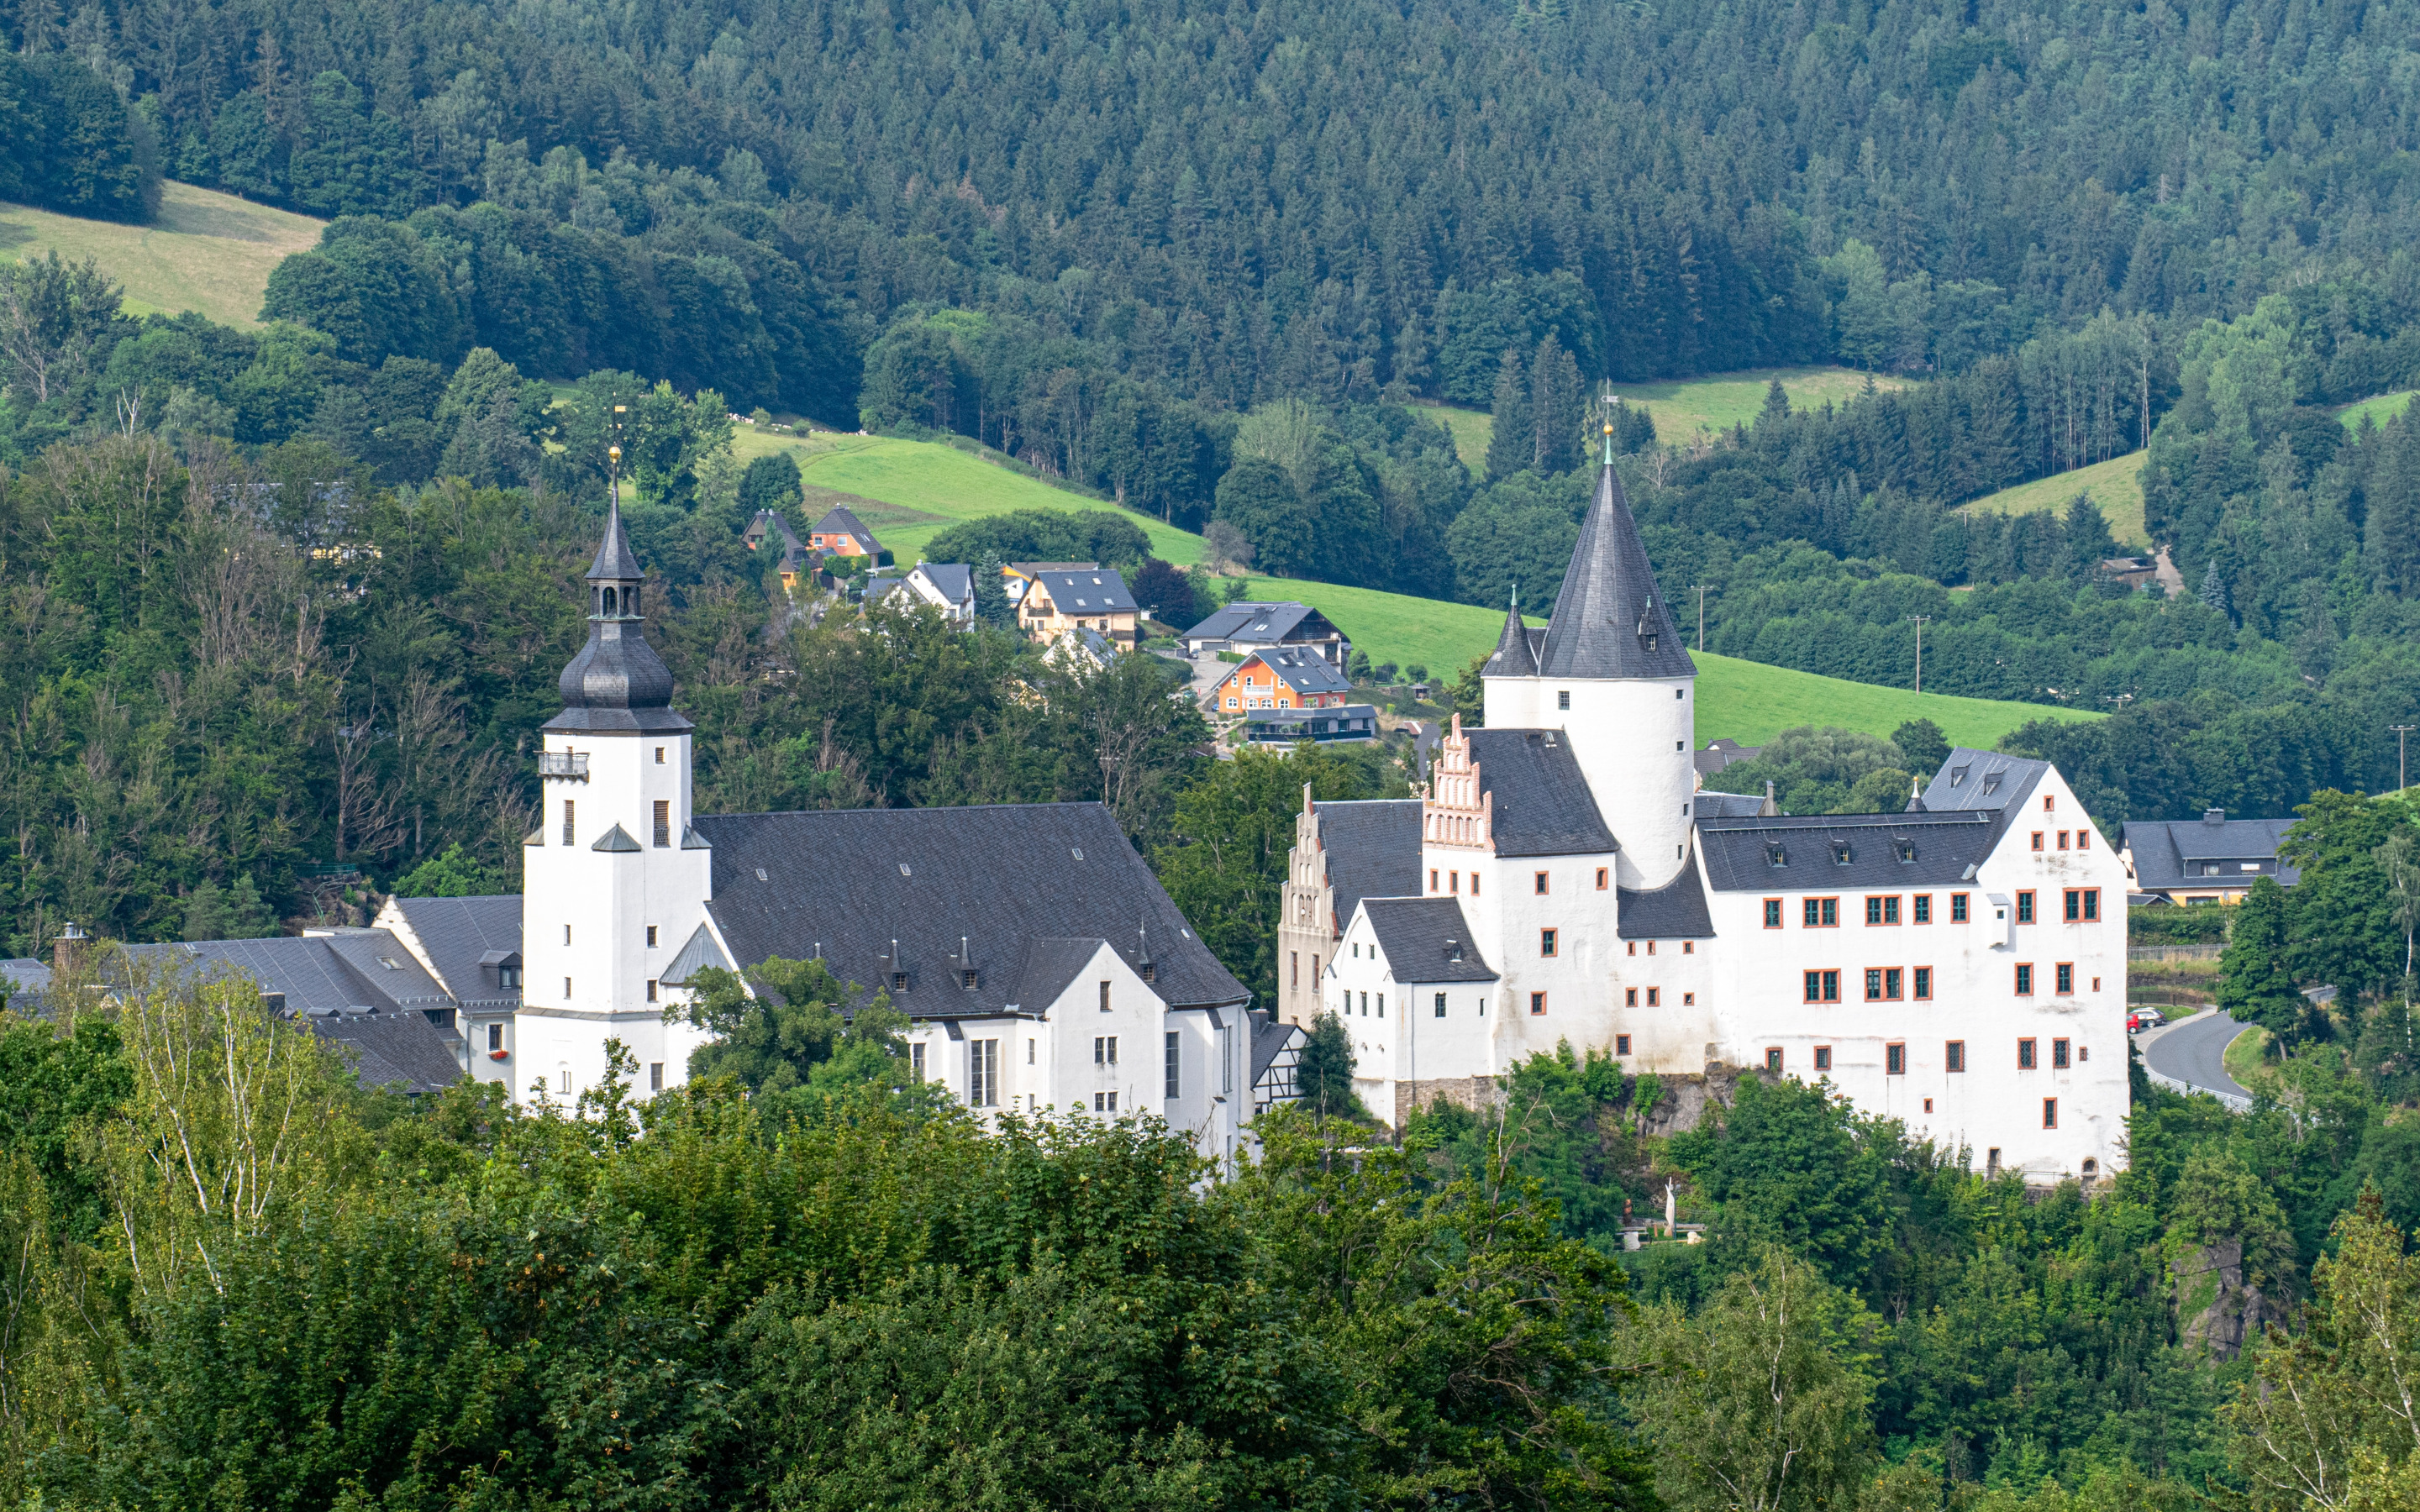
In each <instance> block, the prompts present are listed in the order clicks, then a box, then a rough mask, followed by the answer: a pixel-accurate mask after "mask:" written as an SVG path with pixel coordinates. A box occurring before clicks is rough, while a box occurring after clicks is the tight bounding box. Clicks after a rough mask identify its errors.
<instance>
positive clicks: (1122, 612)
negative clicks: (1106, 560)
mask: <svg viewBox="0 0 2420 1512" xmlns="http://www.w3.org/2000/svg"><path fill="white" fill-rule="evenodd" d="M1140 618H1141V610H1140V608H1139V607H1138V606H1137V605H1136V603H1135V596H1134V594H1133V592H1132V591H1131V590H1129V589H1128V588H1127V587H1126V580H1125V578H1123V577H1121V576H1120V575H1119V574H1118V571H1117V569H1116V568H1114V567H1079V568H1071V569H1067V570H1064V571H1061V570H1055V569H1052V570H1044V571H1037V572H1036V573H1034V574H1033V576H1032V578H1031V579H1028V580H1027V583H1026V588H1025V592H1024V593H1023V594H1021V595H1019V597H1018V600H1017V606H1016V623H1017V625H1018V627H1019V628H1020V629H1022V630H1023V631H1024V632H1025V638H1026V639H1027V640H1038V641H1041V642H1044V643H1045V644H1048V643H1050V642H1054V641H1056V640H1059V639H1060V637H1061V636H1063V635H1064V634H1065V633H1066V632H1067V631H1070V630H1096V631H1098V632H1100V634H1101V635H1102V636H1103V637H1104V638H1105V639H1107V640H1109V642H1110V644H1112V645H1114V646H1116V647H1117V649H1118V650H1120V651H1122V652H1123V651H1132V650H1133V649H1134V647H1135V640H1136V637H1137V634H1138V628H1137V625H1138V622H1139V621H1140Z"/></svg>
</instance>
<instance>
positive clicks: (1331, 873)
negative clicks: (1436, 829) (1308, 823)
mask: <svg viewBox="0 0 2420 1512" xmlns="http://www.w3.org/2000/svg"><path fill="white" fill-rule="evenodd" d="M1311 816H1312V817H1313V818H1314V819H1316V820H1317V821H1318V822H1319V844H1320V850H1321V852H1322V854H1323V855H1324V856H1325V857H1326V862H1327V885H1328V887H1330V888H1332V889H1333V890H1334V892H1335V894H1336V920H1335V923H1334V924H1333V925H1332V926H1331V927H1332V928H1334V929H1338V930H1342V928H1343V927H1344V925H1345V924H1346V923H1347V922H1349V921H1350V920H1351V919H1352V918H1353V910H1354V909H1355V908H1356V907H1357V906H1358V905H1359V904H1360V902H1361V900H1362V899H1364V898H1411V897H1417V896H1418V895H1419V890H1420V800H1419V799H1418V798H1371V799H1366V800H1363V801H1360V802H1356V803H1314V804H1313V805H1311Z"/></svg>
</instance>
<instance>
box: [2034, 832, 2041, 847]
mask: <svg viewBox="0 0 2420 1512" xmlns="http://www.w3.org/2000/svg"><path fill="white" fill-rule="evenodd" d="M2041 848H2042V832H2041V831H2040V830H2039V829H2037V830H2035V831H2034V849H2035V850H2040V849H2041Z"/></svg>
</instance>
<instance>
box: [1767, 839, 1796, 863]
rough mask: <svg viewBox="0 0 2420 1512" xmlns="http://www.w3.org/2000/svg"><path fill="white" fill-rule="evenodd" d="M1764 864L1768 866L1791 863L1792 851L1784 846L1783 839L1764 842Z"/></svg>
mask: <svg viewBox="0 0 2420 1512" xmlns="http://www.w3.org/2000/svg"><path fill="white" fill-rule="evenodd" d="M1764 864H1765V865H1767V866H1788V865H1789V864H1790V852H1789V851H1788V850H1786V849H1784V848H1783V846H1782V843H1781V841H1777V840H1769V841H1765V842H1764Z"/></svg>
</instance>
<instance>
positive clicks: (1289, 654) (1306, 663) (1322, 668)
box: [1229, 646, 1353, 693]
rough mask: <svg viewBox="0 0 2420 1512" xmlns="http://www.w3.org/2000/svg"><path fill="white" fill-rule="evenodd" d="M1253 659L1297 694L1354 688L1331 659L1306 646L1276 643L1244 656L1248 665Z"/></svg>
mask: <svg viewBox="0 0 2420 1512" xmlns="http://www.w3.org/2000/svg"><path fill="white" fill-rule="evenodd" d="M1253 661H1258V662H1260V663H1262V664H1264V666H1266V667H1267V668H1268V670H1269V671H1273V672H1275V673H1277V674H1278V675H1279V676H1280V677H1282V678H1284V679H1285V684H1286V686H1287V687H1291V688H1293V689H1294V690H1295V692H1297V693H1349V692H1351V691H1353V680H1352V679H1351V678H1349V677H1347V676H1345V675H1344V674H1343V673H1342V672H1341V671H1337V670H1336V666H1335V664H1334V663H1333V662H1330V661H1329V660H1328V659H1327V658H1326V656H1321V655H1320V654H1319V653H1318V652H1316V651H1313V650H1311V648H1309V647H1308V646H1275V647H1272V648H1270V649H1269V650H1266V651H1255V652H1253V653H1252V655H1251V656H1249V657H1248V658H1246V662H1247V664H1248V665H1249V663H1250V662H1253ZM1229 675H1230V676H1233V673H1230V674H1229Z"/></svg>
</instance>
